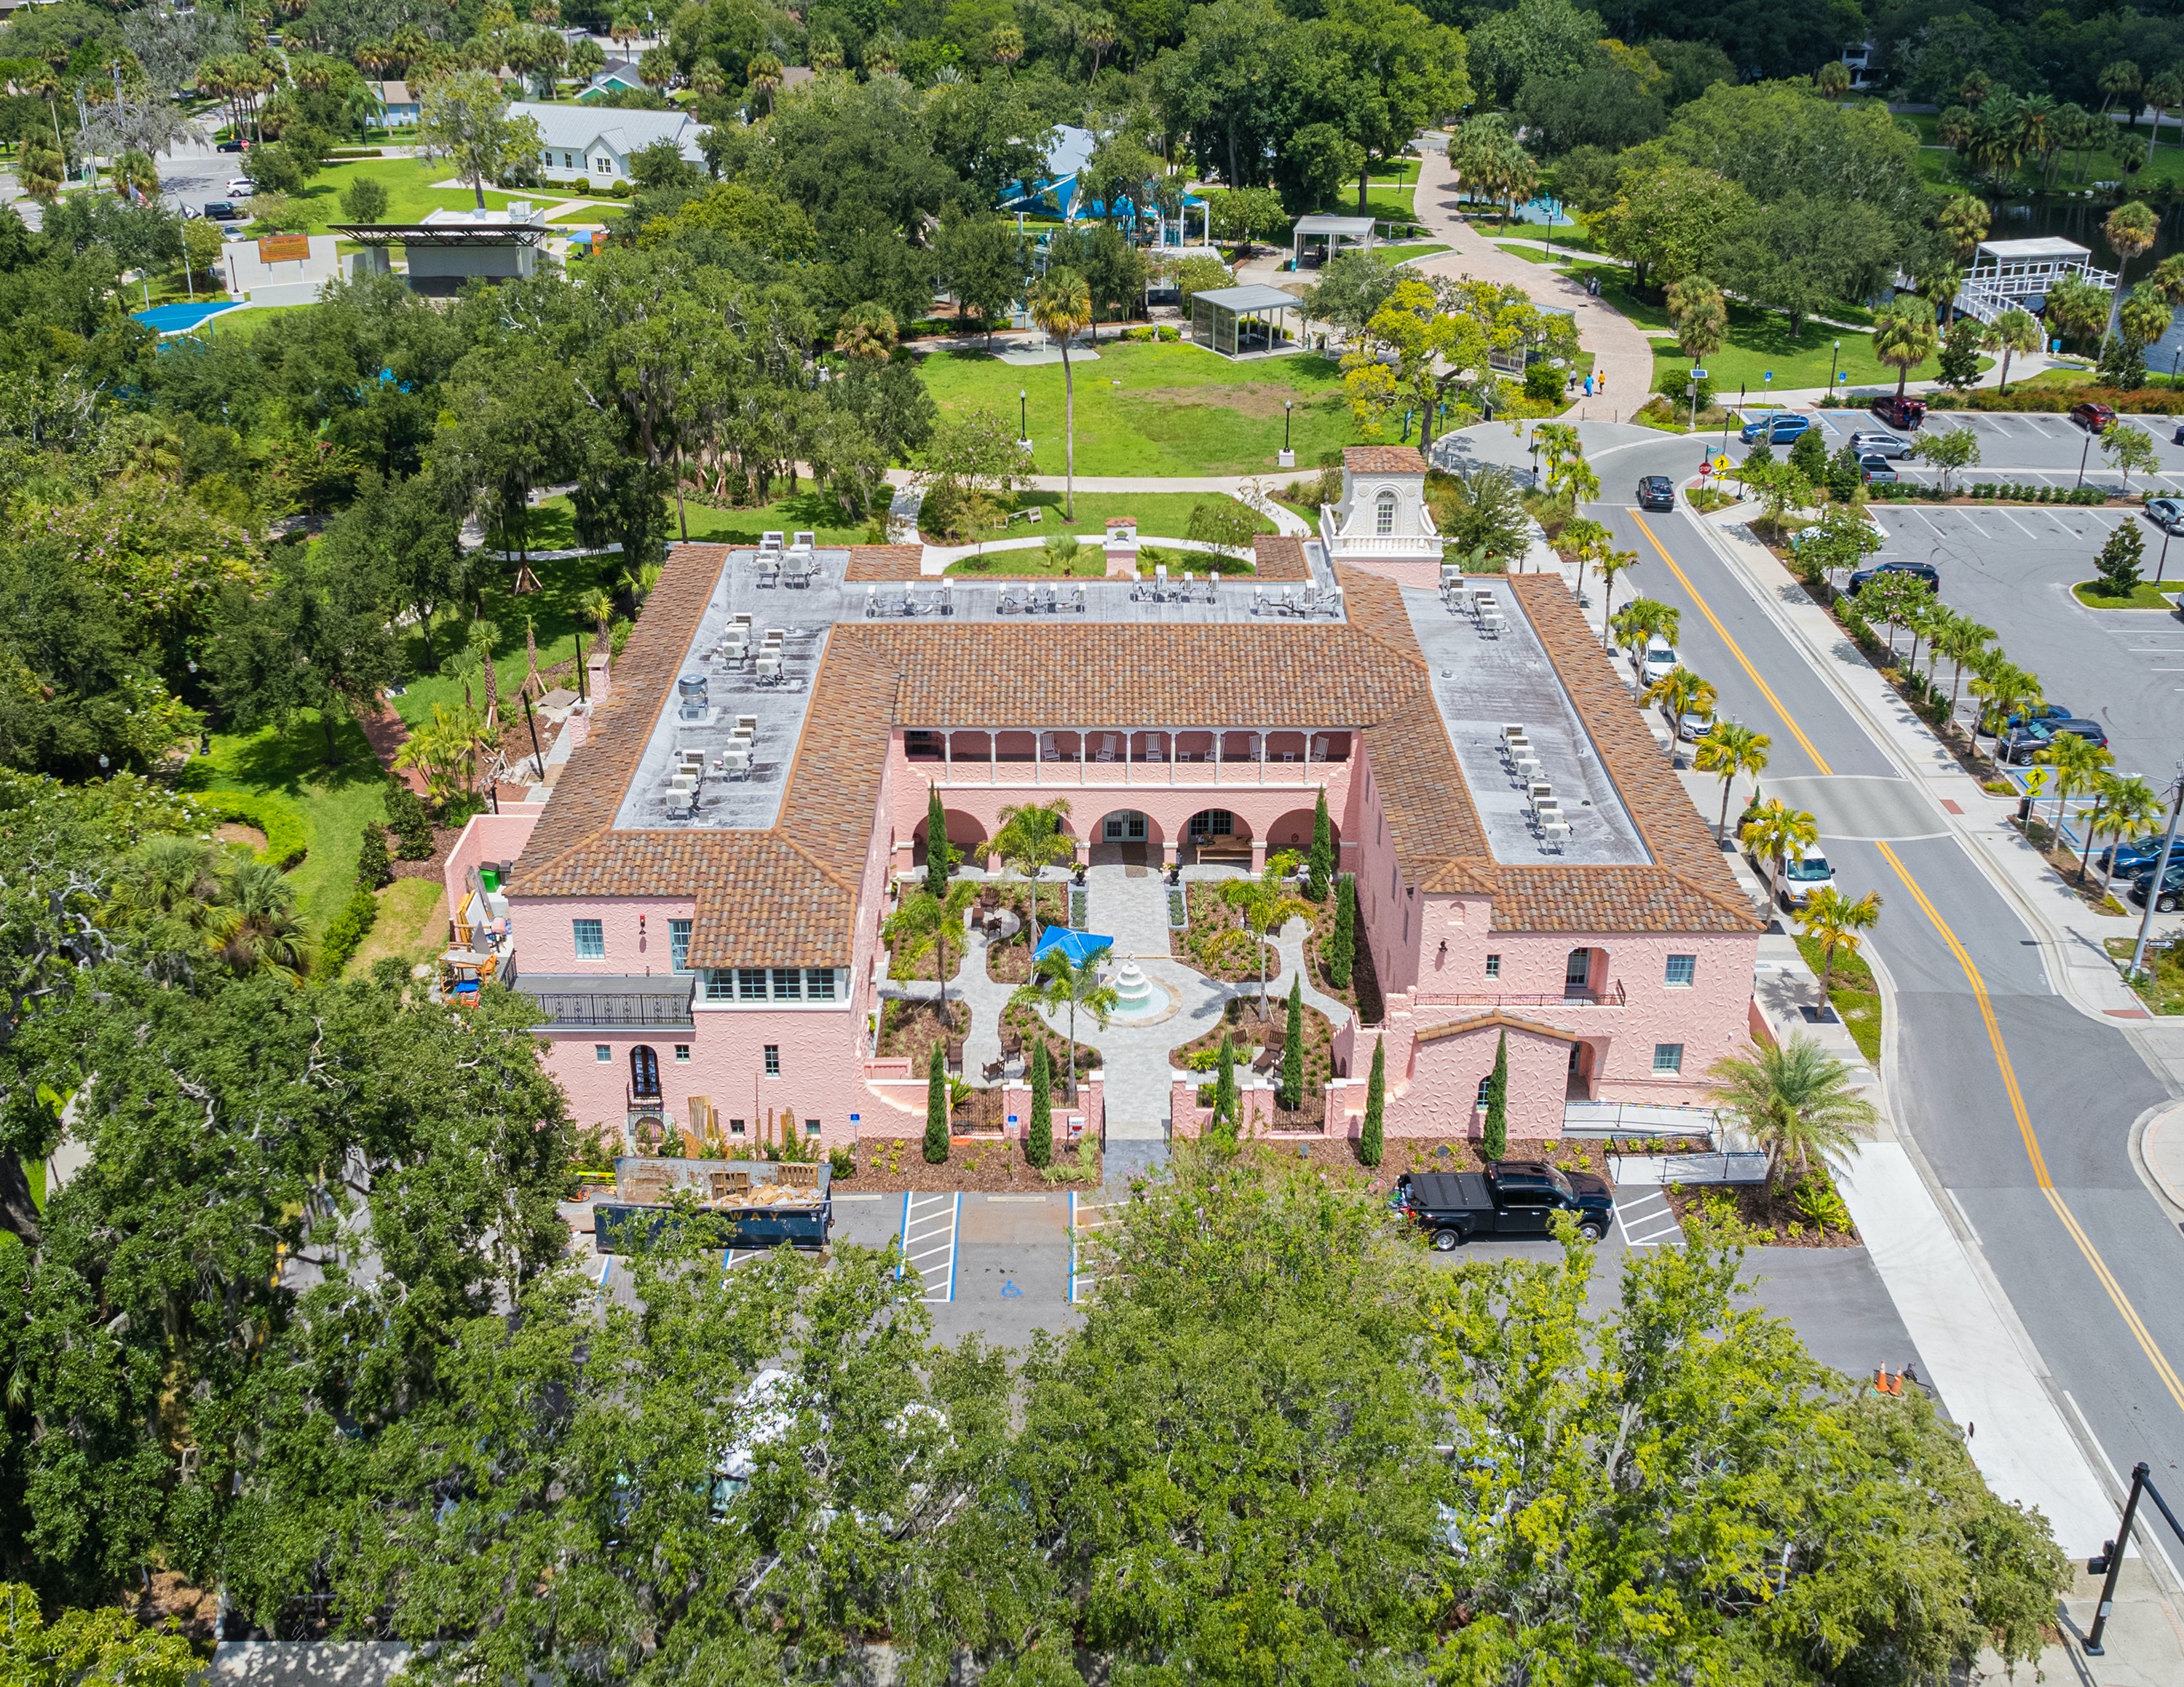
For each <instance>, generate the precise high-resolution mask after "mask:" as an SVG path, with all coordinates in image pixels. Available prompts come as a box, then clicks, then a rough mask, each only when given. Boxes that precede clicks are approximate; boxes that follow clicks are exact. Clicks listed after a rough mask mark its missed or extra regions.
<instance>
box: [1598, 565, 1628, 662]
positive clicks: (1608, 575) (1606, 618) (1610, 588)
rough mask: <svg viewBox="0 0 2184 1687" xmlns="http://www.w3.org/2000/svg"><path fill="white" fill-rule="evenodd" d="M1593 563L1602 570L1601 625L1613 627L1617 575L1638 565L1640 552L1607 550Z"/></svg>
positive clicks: (1603, 645)
mask: <svg viewBox="0 0 2184 1687" xmlns="http://www.w3.org/2000/svg"><path fill="white" fill-rule="evenodd" d="M1637 565H1638V553H1637V552H1636V551H1605V552H1603V553H1602V554H1601V555H1599V556H1597V557H1596V558H1595V559H1594V560H1593V566H1594V567H1595V568H1596V569H1598V570H1599V571H1600V593H1601V596H1600V613H1601V615H1602V621H1601V625H1602V627H1603V628H1612V627H1613V626H1614V624H1615V623H1614V619H1613V615H1612V613H1611V611H1613V609H1614V607H1615V576H1617V575H1619V574H1620V573H1622V572H1623V571H1624V569H1626V568H1635V567H1637ZM1601 648H1602V649H1606V648H1607V637H1606V636H1605V634H1604V633H1603V636H1602V640H1601Z"/></svg>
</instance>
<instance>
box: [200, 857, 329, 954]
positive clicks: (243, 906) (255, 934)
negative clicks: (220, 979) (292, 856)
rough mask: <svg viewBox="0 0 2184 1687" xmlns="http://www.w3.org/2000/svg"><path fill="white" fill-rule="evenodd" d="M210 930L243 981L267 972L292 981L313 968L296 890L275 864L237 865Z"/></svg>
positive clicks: (215, 947)
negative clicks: (309, 968) (297, 911)
mask: <svg viewBox="0 0 2184 1687" xmlns="http://www.w3.org/2000/svg"><path fill="white" fill-rule="evenodd" d="M207 927H208V930H209V935H210V942H211V948H212V952H213V953H214V955H218V956H219V957H220V960H222V961H223V962H225V963H226V966H228V968H229V970H230V971H231V972H234V973H235V974H236V976H237V977H247V976H248V975H249V974H250V973H253V972H271V973H273V974H274V975H275V976H276V977H282V978H288V979H296V978H300V977H302V976H303V973H304V968H305V966H308V965H309V961H308V960H307V959H306V957H305V955H304V926H303V921H300V920H298V918H297V917H296V890H295V887H294V886H293V885H292V884H290V883H289V882H288V881H287V878H286V877H283V876H282V874H281V870H280V868H278V867H276V866H274V865H273V864H272V863H271V862H270V861H253V860H242V861H237V863H236V864H235V865H234V866H232V867H231V868H230V869H229V870H228V871H227V872H226V874H225V875H224V876H223V877H222V878H221V881H220V902H219V904H218V905H216V906H215V907H214V909H213V910H212V912H211V916H210V918H209V920H208V921H207Z"/></svg>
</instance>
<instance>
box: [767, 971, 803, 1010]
mask: <svg viewBox="0 0 2184 1687" xmlns="http://www.w3.org/2000/svg"><path fill="white" fill-rule="evenodd" d="M773 999H774V1000H776V1001H777V1002H800V1001H802V1000H803V999H804V969H803V968H802V967H800V966H777V967H775V968H774V969H773Z"/></svg>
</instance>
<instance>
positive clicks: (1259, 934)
mask: <svg viewBox="0 0 2184 1687" xmlns="http://www.w3.org/2000/svg"><path fill="white" fill-rule="evenodd" d="M1295 859H1296V858H1295V856H1294V855H1289V856H1286V857H1279V856H1278V857H1275V858H1273V859H1271V860H1268V863H1267V866H1266V871H1264V872H1262V873H1261V874H1260V875H1259V877H1256V878H1232V879H1229V880H1226V881H1225V882H1223V884H1222V887H1221V899H1222V900H1223V902H1225V903H1227V904H1228V905H1229V906H1230V907H1231V908H1234V910H1236V912H1237V913H1238V914H1239V915H1240V916H1242V919H1243V921H1244V929H1245V931H1246V932H1248V933H1251V938H1252V939H1253V942H1254V944H1255V946H1256V948H1257V950H1258V956H1259V1017H1260V1019H1262V1021H1263V1020H1264V1019H1265V1018H1266V1017H1267V949H1268V945H1269V944H1271V943H1272V942H1273V938H1274V937H1275V936H1276V935H1277V934H1278V933H1279V932H1280V931H1281V928H1282V927H1284V926H1286V925H1287V924H1289V922H1290V921H1291V920H1295V919H1306V920H1308V919H1310V918H1311V917H1312V908H1311V906H1310V905H1309V904H1307V903H1306V902H1305V901H1304V900H1303V899H1301V898H1300V897H1297V896H1295V895H1292V894H1290V889H1289V887H1288V884H1287V882H1285V881H1284V877H1283V872H1284V860H1288V861H1294V860H1295Z"/></svg>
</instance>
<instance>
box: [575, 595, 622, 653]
mask: <svg viewBox="0 0 2184 1687" xmlns="http://www.w3.org/2000/svg"><path fill="white" fill-rule="evenodd" d="M577 614H578V615H582V616H584V617H585V618H586V619H587V620H588V621H592V622H593V624H594V625H596V626H598V628H599V645H600V648H601V649H604V648H605V646H606V643H607V637H608V626H609V623H610V622H611V621H613V620H614V597H613V594H612V593H610V592H609V591H608V590H607V589H606V587H604V586H594V587H592V589H591V590H590V591H588V592H587V593H584V594H583V595H582V597H580V598H578V599H577Z"/></svg>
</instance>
